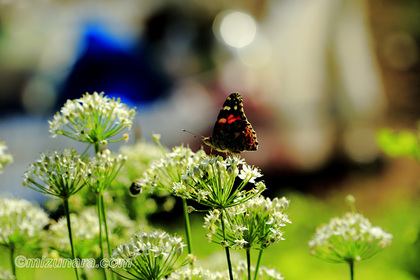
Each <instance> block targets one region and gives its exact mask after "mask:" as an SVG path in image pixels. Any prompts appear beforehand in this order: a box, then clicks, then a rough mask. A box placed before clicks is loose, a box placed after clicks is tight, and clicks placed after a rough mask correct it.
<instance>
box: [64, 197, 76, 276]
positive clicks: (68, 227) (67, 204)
mask: <svg viewBox="0 0 420 280" xmlns="http://www.w3.org/2000/svg"><path fill="white" fill-rule="evenodd" d="M63 203H64V213H65V214H66V219H67V230H68V232H69V239H70V247H71V257H72V258H73V261H74V262H76V253H75V252H74V245H73V233H72V231H71V222H70V209H69V200H68V198H64V199H63ZM74 273H75V274H76V279H78V280H79V273H78V272H77V266H76V265H75V266H74Z"/></svg>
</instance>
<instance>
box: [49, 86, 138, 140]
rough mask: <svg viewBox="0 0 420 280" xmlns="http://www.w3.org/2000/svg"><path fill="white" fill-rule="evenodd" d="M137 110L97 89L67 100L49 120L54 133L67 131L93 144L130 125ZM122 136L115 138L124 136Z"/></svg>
mask: <svg viewBox="0 0 420 280" xmlns="http://www.w3.org/2000/svg"><path fill="white" fill-rule="evenodd" d="M134 114H135V110H134V109H130V108H129V107H128V106H127V105H126V104H124V103H121V101H120V99H115V98H113V99H111V98H108V97H107V96H104V93H103V92H102V93H99V94H98V93H97V92H94V93H93V94H88V93H86V94H85V95H84V96H83V97H82V98H79V99H74V100H67V102H66V103H65V104H64V106H63V107H62V108H61V110H60V112H57V113H56V114H55V115H54V117H53V120H52V121H48V123H49V126H50V134H51V136H52V137H56V136H57V135H64V136H67V137H69V138H72V139H74V140H77V141H81V142H87V143H92V144H93V143H100V142H101V141H103V140H107V139H109V138H111V137H113V136H115V135H117V134H119V133H120V132H121V131H122V130H123V129H125V128H127V129H130V128H131V126H132V120H133V118H134ZM123 138H125V137H123ZM123 138H121V139H117V140H113V142H115V141H120V140H125V139H123ZM102 143H104V142H102Z"/></svg>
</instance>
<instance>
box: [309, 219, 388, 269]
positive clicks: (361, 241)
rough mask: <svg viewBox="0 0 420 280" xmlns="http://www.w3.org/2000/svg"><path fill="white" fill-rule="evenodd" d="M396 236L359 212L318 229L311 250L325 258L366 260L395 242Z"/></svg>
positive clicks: (331, 259)
mask: <svg viewBox="0 0 420 280" xmlns="http://www.w3.org/2000/svg"><path fill="white" fill-rule="evenodd" d="M391 240H392V235H391V234H389V233H386V232H385V231H383V230H382V229H381V228H380V227H373V226H372V225H371V223H370V222H369V220H368V219H366V218H365V217H363V215H361V214H359V213H350V212H349V213H346V214H345V215H344V216H343V217H342V218H338V217H334V218H332V219H331V220H330V222H329V223H328V224H326V225H324V226H322V227H320V228H318V229H317V230H316V231H315V235H314V236H313V238H312V239H311V240H310V241H309V247H310V249H311V252H312V253H313V254H314V255H315V256H318V257H320V258H322V259H324V260H327V261H332V262H348V261H349V260H356V261H358V260H366V259H369V258H371V257H372V256H374V255H375V254H377V253H378V252H379V251H381V250H382V249H383V248H385V247H387V246H389V245H390V244H391Z"/></svg>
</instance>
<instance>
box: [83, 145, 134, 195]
mask: <svg viewBox="0 0 420 280" xmlns="http://www.w3.org/2000/svg"><path fill="white" fill-rule="evenodd" d="M126 160H127V157H126V156H123V155H121V154H119V155H117V156H113V155H112V154H111V151H110V150H108V149H106V150H104V151H103V152H100V153H98V154H97V155H96V156H95V157H94V158H92V159H91V161H90V162H89V163H88V164H87V168H86V170H87V171H86V172H87V179H86V185H88V186H89V188H90V189H91V190H92V191H93V192H94V193H96V194H103V192H104V191H105V190H106V189H107V188H108V187H109V186H110V185H111V183H112V181H113V180H114V179H115V177H116V176H117V175H118V172H119V171H120V169H121V167H122V166H123V165H124V163H125V161H126Z"/></svg>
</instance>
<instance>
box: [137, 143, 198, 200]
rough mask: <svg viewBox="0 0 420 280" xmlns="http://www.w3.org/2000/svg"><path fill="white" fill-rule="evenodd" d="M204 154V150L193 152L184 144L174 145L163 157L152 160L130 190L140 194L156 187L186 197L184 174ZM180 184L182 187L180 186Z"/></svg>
mask: <svg viewBox="0 0 420 280" xmlns="http://www.w3.org/2000/svg"><path fill="white" fill-rule="evenodd" d="M204 156H205V153H204V151H203V150H199V151H198V152H193V151H192V150H191V149H190V148H186V147H184V146H177V147H174V148H173V149H172V152H170V153H166V154H165V156H164V157H163V158H161V159H159V160H156V161H154V162H152V163H151V164H150V167H149V168H148V169H147V170H146V171H144V173H143V175H142V177H140V178H138V179H136V180H135V181H134V183H133V185H132V187H131V188H130V191H131V193H132V194H138V193H141V192H143V190H144V189H148V190H149V191H150V192H153V191H154V190H155V188H156V189H158V190H161V191H167V192H169V193H171V194H174V195H178V196H181V197H184V191H183V190H182V189H183V187H182V186H183V185H182V183H181V182H182V175H183V174H184V173H185V170H186V169H188V168H192V167H193V166H195V165H197V164H198V163H199V161H200V160H201V159H202V158H203V157H204ZM179 185H181V187H178V186H179Z"/></svg>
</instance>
